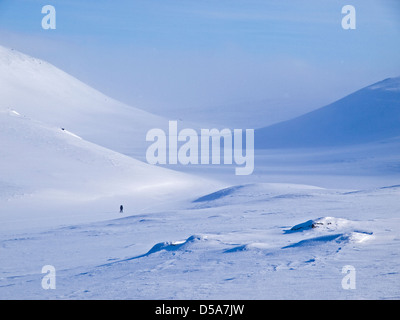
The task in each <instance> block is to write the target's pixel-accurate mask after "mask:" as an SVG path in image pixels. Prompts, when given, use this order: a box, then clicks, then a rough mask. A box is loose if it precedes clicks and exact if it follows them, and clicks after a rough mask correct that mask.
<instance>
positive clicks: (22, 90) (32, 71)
mask: <svg viewBox="0 0 400 320" xmlns="http://www.w3.org/2000/svg"><path fill="white" fill-rule="evenodd" d="M0 107H1V108H11V109H13V110H18V112H20V113H21V114H23V115H25V116H27V117H29V118H33V119H35V120H38V121H42V122H44V123H47V124H49V125H52V126H56V127H59V128H65V129H67V130H69V131H71V132H74V133H76V134H77V135H79V136H82V137H83V138H84V139H86V140H88V141H91V142H94V143H96V144H99V145H102V146H104V147H107V148H110V149H112V150H115V151H118V152H122V153H124V154H129V155H134V156H143V155H144V154H145V151H144V150H145V147H146V145H147V143H146V141H145V137H146V133H147V131H148V130H149V129H151V128H154V127H156V128H163V127H165V126H168V121H167V120H165V119H163V118H161V117H158V116H156V115H153V114H150V113H148V112H145V111H143V110H140V109H138V108H135V107H131V106H127V105H125V104H123V103H120V102H118V101H116V100H114V99H111V98H109V97H107V96H105V95H103V94H102V93H100V92H98V91H96V90H94V89H93V88H91V87H89V86H87V85H86V84H84V83H82V82H81V81H79V80H77V79H75V78H74V77H72V76H70V75H68V74H67V73H65V72H63V71H61V70H60V69H58V68H56V67H54V66H53V65H51V64H49V63H47V62H45V61H42V60H39V59H36V58H32V57H30V56H28V55H25V54H23V53H20V52H18V51H16V50H13V49H8V48H5V47H2V46H0Z"/></svg>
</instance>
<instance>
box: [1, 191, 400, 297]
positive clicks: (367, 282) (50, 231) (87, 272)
mask: <svg viewBox="0 0 400 320" xmlns="http://www.w3.org/2000/svg"><path fill="white" fill-rule="evenodd" d="M282 187H283V188H282ZM285 187H287V186H279V185H259V186H251V187H249V189H248V193H247V195H246V191H245V190H243V189H246V187H244V188H242V191H241V197H245V200H246V202H245V203H234V204H231V203H230V201H229V199H228V198H230V197H235V196H234V195H233V194H231V195H226V196H225V197H226V199H225V203H221V201H222V200H223V199H222V198H220V199H214V200H209V201H207V205H205V204H203V205H201V206H199V205H198V202H191V203H187V207H186V208H181V209H179V210H170V211H154V212H146V213H142V214H137V213H136V212H129V213H127V214H124V215H123V217H119V218H115V219H111V220H107V221H101V222H94V223H89V224H85V223H82V224H69V225H64V226H58V227H53V228H45V229H43V230H37V231H29V232H19V233H10V232H7V233H6V234H4V233H3V234H2V237H1V255H2V260H1V261H2V262H1V265H2V268H1V281H0V284H1V287H0V293H1V297H2V298H3V299H4V298H7V299H12V298H17V299H18V298H20V299H304V298H305V299H398V298H400V292H399V286H398V284H399V279H400V278H399V277H400V275H399V263H400V257H399V253H400V237H399V235H400V221H399V216H398V214H399V209H400V208H399V201H398V199H399V195H400V187H399V186H397V187H390V188H380V189H374V190H359V191H358V192H345V191H343V190H330V189H315V188H309V189H307V188H304V186H302V187H300V188H296V186H295V185H293V186H291V188H290V189H288V190H287V191H289V192H290V193H287V192H284V191H283V190H282V189H284V188H285ZM255 189H259V191H260V192H259V193H258V194H257V195H254V190H255ZM215 202H219V203H218V204H216V203H215ZM116 215H118V214H116ZM48 264H50V265H53V266H54V267H55V268H56V270H57V287H56V289H55V290H44V289H42V287H41V280H42V278H43V276H44V275H43V274H41V268H42V267H43V266H44V265H48ZM346 265H352V266H354V268H355V270H356V272H357V273H356V275H357V278H356V280H357V282H356V289H355V290H345V289H343V288H342V285H341V281H342V279H343V277H344V274H342V268H343V267H344V266H346Z"/></svg>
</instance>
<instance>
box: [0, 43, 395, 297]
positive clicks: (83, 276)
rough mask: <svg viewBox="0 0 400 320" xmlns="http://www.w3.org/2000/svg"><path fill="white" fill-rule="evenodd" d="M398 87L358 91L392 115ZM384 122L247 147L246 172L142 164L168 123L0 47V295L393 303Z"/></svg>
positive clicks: (391, 176) (391, 153)
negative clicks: (293, 145)
mask: <svg viewBox="0 0 400 320" xmlns="http://www.w3.org/2000/svg"><path fill="white" fill-rule="evenodd" d="M397 85H398V78H396V79H395V80H393V79H392V80H390V81H389V80H385V81H383V82H380V83H378V84H375V85H372V86H370V87H367V89H364V90H361V91H359V92H358V93H357V95H356V98H357V99H356V100H357V101H365V100H364V99H363V97H362V94H363V93H365V92H367V93H366V94H367V96H369V95H370V94H377V95H378V97H377V99H385V97H389V98H388V100H387V101H381V102H380V106H386V105H389V106H390V107H388V109H387V110H389V111H390V112H391V113H390V114H391V115H392V116H393V115H394V114H398V113H397V112H398V110H397V109H396V106H397V107H398V102H399V101H400V100H398V90H397V89H396V88H397ZM45 88H48V89H46V90H45ZM374 90H378V91H379V92H378V93H376V92H375V93H371V92H370V91H374ZM393 97H395V98H393ZM341 101H342V102H341V103H340V108H334V111H335V117H332V118H331V121H335V119H338V118H341V117H343V116H344V114H342V113H341V112H342V111H343V110H346V108H345V107H344V106H343V103H344V102H343V100H341ZM344 101H345V102H346V101H347V100H346V99H344ZM392 102H394V103H392ZM368 108H370V109H369V112H370V113H371V114H375V110H372V109H373V105H372V104H368ZM325 110H326V109H325ZM328 111H329V110H328ZM324 112H326V111H323V112H322V113H316V114H314V115H312V117H314V116H315V115H321V114H322V115H324ZM329 112H330V111H329ZM329 112H328V113H329ZM392 116H390V115H389V116H386V115H385V116H382V117H380V119H381V120H382V121H389V120H388V119H389V118H391V119H390V128H389V129H390V130H388V131H385V132H384V137H383V138H382V140H376V138H377V137H379V135H380V133H379V132H376V131H373V132H372V133H371V135H370V136H369V137H370V138H371V137H372V138H371V139H369V138H368V139H367V140H368V141H364V140H363V139H361V138H360V137H356V138H357V139H358V138H360V141H361V140H362V141H363V143H362V144H361V143H360V144H357V145H355V144H354V145H350V146H349V145H339V146H335V147H330V146H320V147H318V148H315V147H313V146H310V145H309V144H310V143H311V144H312V141H311V140H307V141H306V142H307V146H306V147H304V148H303V149H289V148H284V149H277V148H275V149H263V150H257V152H256V158H255V160H256V162H255V170H254V173H253V174H252V175H251V176H235V175H234V173H233V171H232V170H231V169H232V168H231V167H229V166H223V165H221V166H213V165H210V166H197V167H191V166H165V167H159V166H153V165H149V164H147V163H145V162H142V161H140V160H143V159H142V158H143V155H144V151H143V150H144V147H145V146H146V141H145V139H144V137H145V134H146V132H147V130H148V128H152V127H160V128H161V127H162V124H164V125H168V121H165V119H162V118H160V117H157V116H155V115H152V114H149V113H147V112H145V111H142V110H140V109H137V108H133V107H132V108H131V107H129V106H126V105H123V104H121V103H119V102H117V101H114V100H112V99H110V98H107V97H105V96H103V95H102V94H101V93H99V92H97V91H95V90H93V89H91V88H89V87H87V86H86V85H84V84H82V83H81V82H79V81H78V80H76V79H74V78H72V77H70V76H69V75H67V74H65V73H63V72H62V71H61V70H58V69H57V68H55V67H53V66H51V65H50V64H47V63H46V62H43V61H40V60H37V59H34V58H31V57H28V56H26V55H23V54H21V53H18V52H15V51H13V50H10V49H6V48H2V47H0V144H1V148H0V221H1V224H0V299H400V201H399V199H400V182H399V181H400V165H399V164H400V152H399V150H400V136H398V135H397V133H398V131H397V128H396V126H395V125H394V122H395V121H398V120H399V119H397V118H393V117H392ZM328 119H329V117H324V121H328ZM396 119H397V120H396ZM375 120H376V119H375ZM293 121H295V122H296V128H297V129H299V130H301V129H302V125H303V124H304V123H306V124H307V126H308V124H309V118H308V116H307V117H305V118H300V120H293ZM399 121H400V120H399ZM285 125H286V124H285ZM285 125H282V126H281V125H277V126H275V127H274V128H275V129H274V128H272V129H268V128H266V129H262V131H261V132H262V133H263V134H265V137H268V136H269V134H270V133H271V132H272V131H273V132H278V131H280V130H282V128H283V127H284V126H285ZM329 125H330V127H334V123H330V124H329ZM381 125H382V127H384V123H382V124H381ZM296 128H294V129H296ZM308 129H309V131H307V132H305V133H304V134H305V135H307V137H312V136H313V130H312V129H313V128H310V127H309V128H308ZM360 129H362V130H366V126H365V125H362V128H360ZM271 130H272V131H271ZM354 130H356V128H352V130H350V131H346V132H347V133H346V134H351V132H352V131H354ZM389 131H390V132H389ZM365 137H366V136H365ZM281 138H282V139H284V136H282V137H281ZM340 139H343V136H341V137H340ZM322 140H323V139H322V137H321V139H320V140H318V143H322ZM342 141H343V140H340V141H339V142H342ZM338 144H339V143H338ZM288 145H289V144H288ZM121 204H122V205H124V211H123V212H122V213H120V212H119V206H120V205H121ZM44 266H52V267H54V269H55V278H54V279H55V285H56V287H55V289H47V290H46V289H44V287H43V286H42V284H43V279H44V278H45V276H46V275H47V274H46V273H42V268H43V267H44ZM348 266H351V267H352V268H353V269H351V270H354V271H355V278H354V279H355V281H356V282H355V283H353V284H354V286H355V288H354V289H348V288H346V287H345V286H343V279H345V277H346V275H347V273H346V271H343V270H348V268H347V267H348Z"/></svg>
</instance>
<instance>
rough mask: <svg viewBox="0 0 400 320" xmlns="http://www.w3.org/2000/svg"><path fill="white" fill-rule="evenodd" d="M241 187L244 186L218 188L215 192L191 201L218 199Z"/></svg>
mask: <svg viewBox="0 0 400 320" xmlns="http://www.w3.org/2000/svg"><path fill="white" fill-rule="evenodd" d="M243 187H244V186H233V187H229V188H224V189H221V190H218V191H216V192H213V193H210V194H207V195H205V196H203V197H200V198H198V199H196V200H194V201H193V202H205V201H213V200H218V199H221V198H224V197H227V196H229V195H231V194H233V193H235V192H236V191H237V190H239V189H241V188H243Z"/></svg>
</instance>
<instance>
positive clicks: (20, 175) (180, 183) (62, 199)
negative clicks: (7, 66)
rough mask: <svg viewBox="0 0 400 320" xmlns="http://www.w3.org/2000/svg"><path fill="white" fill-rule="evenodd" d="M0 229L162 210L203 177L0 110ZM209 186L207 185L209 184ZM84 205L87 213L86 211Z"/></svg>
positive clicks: (200, 186)
mask: <svg viewBox="0 0 400 320" xmlns="http://www.w3.org/2000/svg"><path fill="white" fill-rule="evenodd" d="M0 143H1V146H2V148H1V149H0V216H1V221H2V224H1V227H0V229H1V230H3V231H4V230H10V229H12V228H26V227H33V226H36V225H37V226H44V225H59V224H62V223H76V222H78V221H97V220H101V219H104V218H111V217H115V214H116V213H117V212H118V210H119V209H118V208H119V205H120V204H121V203H122V204H124V205H125V208H126V209H125V210H126V212H132V214H133V213H139V212H140V210H143V209H144V208H150V207H157V206H163V207H165V208H167V207H168V205H167V203H168V201H171V199H173V200H174V205H176V202H177V201H178V202H179V200H178V199H182V198H185V197H189V198H190V197H193V196H194V195H195V194H198V192H201V191H200V190H206V188H207V190H208V188H209V187H210V186H212V183H211V182H210V180H207V182H206V180H205V179H200V178H196V179H194V178H193V177H192V176H190V175H188V174H183V173H179V172H175V171H171V170H168V169H164V168H160V167H156V166H151V165H148V164H146V163H143V162H141V161H138V160H135V159H133V158H131V157H128V156H125V155H122V154H119V153H117V152H115V151H111V150H109V149H106V148H104V147H101V146H98V145H95V144H93V143H90V142H87V141H85V140H84V139H82V138H81V137H79V136H78V135H76V134H74V133H72V132H69V131H67V130H62V129H60V128H58V127H55V126H51V125H47V124H44V123H42V122H39V121H36V120H32V119H30V118H28V117H25V116H23V115H21V114H20V113H19V112H18V111H15V110H4V109H0ZM210 183H211V185H210ZM89 208H90V210H89Z"/></svg>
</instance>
